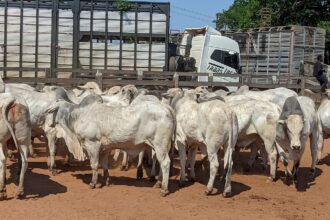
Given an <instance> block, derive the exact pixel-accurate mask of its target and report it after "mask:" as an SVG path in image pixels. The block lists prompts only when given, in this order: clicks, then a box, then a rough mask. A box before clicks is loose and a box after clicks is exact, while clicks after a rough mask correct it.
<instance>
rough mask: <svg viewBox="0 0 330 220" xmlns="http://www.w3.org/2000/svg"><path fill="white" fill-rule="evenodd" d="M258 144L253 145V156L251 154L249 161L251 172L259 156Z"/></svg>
mask: <svg viewBox="0 0 330 220" xmlns="http://www.w3.org/2000/svg"><path fill="white" fill-rule="evenodd" d="M257 143H258V142H257V141H256V142H254V143H252V145H251V154H250V158H249V161H248V167H247V169H248V170H250V169H251V168H252V167H253V164H254V162H255V160H256V157H257V154H258V149H259V145H258V144H257Z"/></svg>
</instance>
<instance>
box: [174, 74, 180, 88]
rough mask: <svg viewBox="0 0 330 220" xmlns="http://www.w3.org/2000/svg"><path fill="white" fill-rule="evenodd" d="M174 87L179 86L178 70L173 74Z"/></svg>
mask: <svg viewBox="0 0 330 220" xmlns="http://www.w3.org/2000/svg"><path fill="white" fill-rule="evenodd" d="M173 80H174V87H175V88H179V74H178V73H177V72H175V73H174V75H173Z"/></svg>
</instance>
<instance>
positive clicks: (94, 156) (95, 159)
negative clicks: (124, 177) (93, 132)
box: [84, 140, 101, 189]
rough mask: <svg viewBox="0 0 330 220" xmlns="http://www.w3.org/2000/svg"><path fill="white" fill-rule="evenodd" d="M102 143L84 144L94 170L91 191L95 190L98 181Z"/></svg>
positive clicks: (90, 142)
mask: <svg viewBox="0 0 330 220" xmlns="http://www.w3.org/2000/svg"><path fill="white" fill-rule="evenodd" d="M100 146H101V143H100V142H92V141H89V140H85V142H84V149H86V151H87V153H88V156H89V161H90V165H91V168H92V174H93V175H92V180H91V182H90V184H89V186H90V188H91V189H94V188H95V187H96V184H97V179H98V172H97V170H98V167H99V157H100Z"/></svg>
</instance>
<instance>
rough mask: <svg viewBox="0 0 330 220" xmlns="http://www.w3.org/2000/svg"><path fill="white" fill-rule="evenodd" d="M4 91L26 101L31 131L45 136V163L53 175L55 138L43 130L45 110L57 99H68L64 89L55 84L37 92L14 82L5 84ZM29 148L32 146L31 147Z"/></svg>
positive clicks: (54, 172)
mask: <svg viewBox="0 0 330 220" xmlns="http://www.w3.org/2000/svg"><path fill="white" fill-rule="evenodd" d="M5 91H6V92H8V93H10V94H12V95H13V96H14V97H16V98H18V97H19V98H21V99H24V101H25V102H26V104H27V107H28V109H29V113H30V120H31V129H32V132H33V133H34V134H35V135H36V136H44V137H46V146H47V148H46V149H47V151H49V156H48V160H47V164H48V167H49V170H50V171H51V172H52V174H53V175H55V174H56V173H57V172H56V170H55V149H56V148H55V147H54V145H55V139H54V136H53V134H52V133H48V132H46V130H45V120H46V115H47V114H46V111H47V109H48V108H49V106H50V105H52V104H53V103H54V102H56V101H57V100H58V99H63V100H67V101H70V100H69V99H68V96H67V94H66V91H65V90H64V89H63V88H62V87H59V86H57V87H54V88H52V89H50V90H49V91H47V92H38V91H34V90H30V89H26V88H24V87H22V86H17V85H15V84H5ZM30 149H33V148H32V147H31V148H30ZM30 153H31V152H30Z"/></svg>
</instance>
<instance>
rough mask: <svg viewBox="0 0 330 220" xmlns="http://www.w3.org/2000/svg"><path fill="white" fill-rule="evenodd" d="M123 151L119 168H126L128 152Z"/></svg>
mask: <svg viewBox="0 0 330 220" xmlns="http://www.w3.org/2000/svg"><path fill="white" fill-rule="evenodd" d="M122 152H123V161H122V163H121V167H120V170H125V171H127V170H128V154H127V152H126V151H122Z"/></svg>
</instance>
